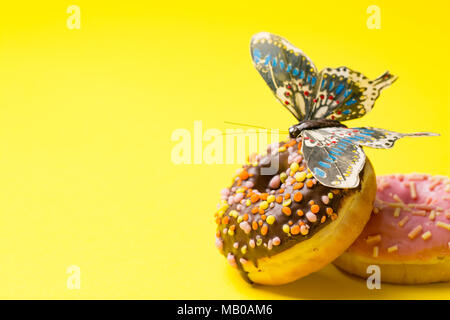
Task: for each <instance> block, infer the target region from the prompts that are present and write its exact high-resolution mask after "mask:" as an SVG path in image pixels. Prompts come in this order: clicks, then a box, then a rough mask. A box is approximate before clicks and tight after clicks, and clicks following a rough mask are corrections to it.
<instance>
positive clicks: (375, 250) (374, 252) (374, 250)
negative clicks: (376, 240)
mask: <svg viewBox="0 0 450 320" xmlns="http://www.w3.org/2000/svg"><path fill="white" fill-rule="evenodd" d="M379 251H380V248H378V247H377V246H375V247H373V257H374V258H377V257H378V252H379Z"/></svg>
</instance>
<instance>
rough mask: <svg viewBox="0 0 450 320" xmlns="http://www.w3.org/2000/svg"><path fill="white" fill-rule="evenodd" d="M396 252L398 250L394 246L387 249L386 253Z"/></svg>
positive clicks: (396, 246)
mask: <svg viewBox="0 0 450 320" xmlns="http://www.w3.org/2000/svg"><path fill="white" fill-rule="evenodd" d="M397 250H398V245H395V246H392V247H389V248H387V252H388V253H392V252H394V251H397Z"/></svg>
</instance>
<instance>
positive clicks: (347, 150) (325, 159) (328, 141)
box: [302, 128, 366, 188]
mask: <svg viewBox="0 0 450 320" xmlns="http://www.w3.org/2000/svg"><path fill="white" fill-rule="evenodd" d="M326 129H340V128H324V129H315V130H304V131H302V138H303V143H302V152H303V155H304V157H305V160H306V163H307V166H308V169H309V170H310V171H311V173H312V174H313V175H314V177H315V178H316V179H317V180H318V181H319V182H320V183H321V184H323V185H325V186H328V187H333V188H355V187H357V186H358V185H359V173H360V172H361V170H362V168H363V167H364V163H365V160H366V155H365V153H364V151H363V150H362V148H361V147H360V146H359V145H357V144H355V143H346V142H343V141H342V139H341V138H340V137H339V136H337V135H334V134H333V133H330V132H329V131H328V130H326Z"/></svg>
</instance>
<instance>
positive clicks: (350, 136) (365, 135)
mask: <svg viewBox="0 0 450 320" xmlns="http://www.w3.org/2000/svg"><path fill="white" fill-rule="evenodd" d="M322 130H323V131H325V132H326V133H328V134H329V135H330V137H336V138H337V139H340V141H341V143H352V144H358V145H360V146H365V147H370V148H379V149H389V148H392V147H393V146H394V143H395V141H397V140H398V139H400V138H404V137H431V136H438V135H439V134H436V133H432V132H415V133H399V132H395V131H389V130H385V129H379V128H372V127H360V128H324V129H322Z"/></svg>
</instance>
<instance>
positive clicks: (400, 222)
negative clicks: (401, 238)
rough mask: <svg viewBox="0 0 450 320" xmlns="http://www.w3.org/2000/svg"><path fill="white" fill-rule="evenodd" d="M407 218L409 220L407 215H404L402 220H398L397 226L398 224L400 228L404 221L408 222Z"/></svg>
mask: <svg viewBox="0 0 450 320" xmlns="http://www.w3.org/2000/svg"><path fill="white" fill-rule="evenodd" d="M408 220H409V217H408V216H406V217H404V218H403V219H402V220H400V221H399V223H398V226H399V227H400V228H402V227H403V226H404V225H405V223H407V222H408Z"/></svg>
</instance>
